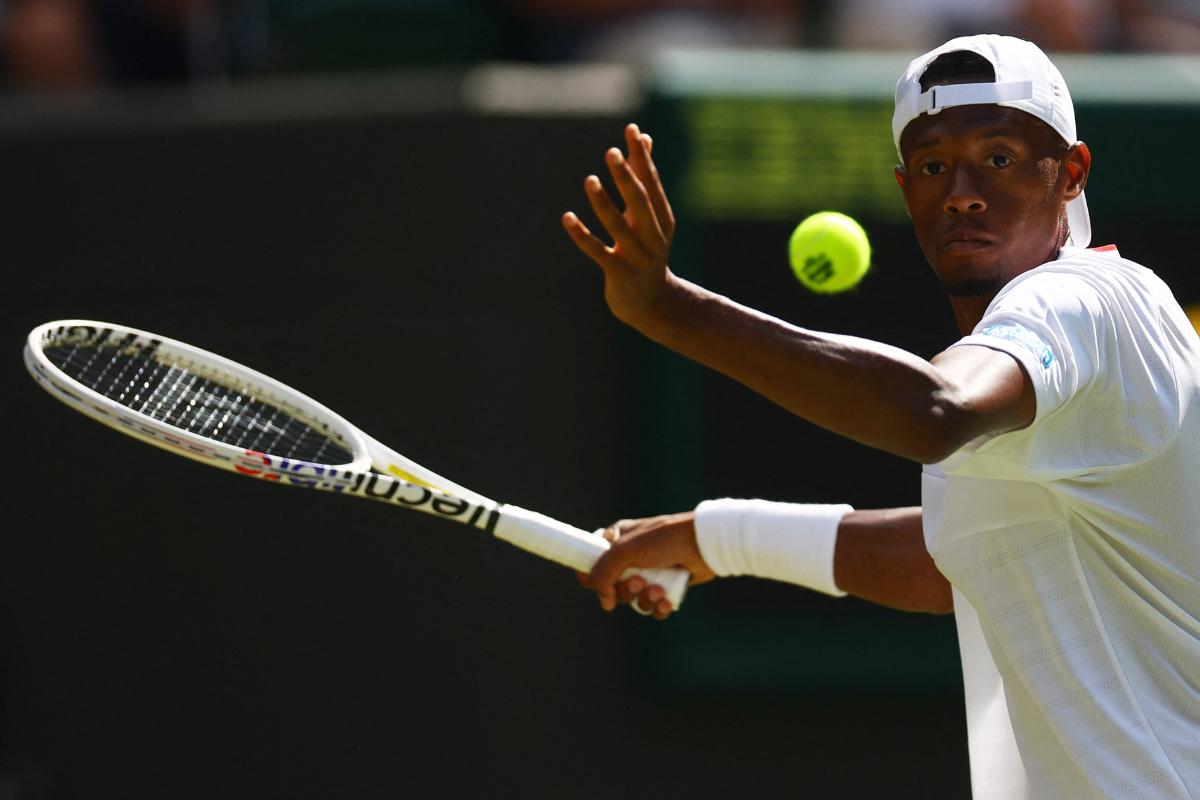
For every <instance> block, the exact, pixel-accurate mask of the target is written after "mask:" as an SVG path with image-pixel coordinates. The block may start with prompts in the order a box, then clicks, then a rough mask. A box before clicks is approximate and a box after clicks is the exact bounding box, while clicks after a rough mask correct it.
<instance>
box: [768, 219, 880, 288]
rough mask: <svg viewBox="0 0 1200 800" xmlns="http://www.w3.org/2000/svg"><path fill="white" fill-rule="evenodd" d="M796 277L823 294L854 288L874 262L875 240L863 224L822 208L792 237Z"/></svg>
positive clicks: (790, 243)
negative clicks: (872, 253)
mask: <svg viewBox="0 0 1200 800" xmlns="http://www.w3.org/2000/svg"><path fill="white" fill-rule="evenodd" d="M788 257H789V259H790V261H791V263H792V272H794V273H796V279H797V280H799V281H800V282H801V283H803V284H804V285H805V286H807V287H808V288H809V289H812V290H813V291H814V292H820V293H822V294H832V293H834V292H844V291H846V290H847V289H853V288H854V287H855V286H857V285H858V282H859V281H861V280H862V279H863V276H864V275H866V274H867V270H868V269H869V268H870V266H871V243H870V242H869V241H867V232H866V231H864V230H863V229H862V226H861V225H859V224H858V223H857V222H855V221H854V219H852V218H851V217H848V216H846V215H845V214H840V213H838V212H837V211H820V212H818V213H816V214H813V215H812V216H811V217H809V218H808V219H806V220H804V221H803V222H801V223H800V224H799V225H797V226H796V230H794V231H792V236H791V238H790V239H788Z"/></svg>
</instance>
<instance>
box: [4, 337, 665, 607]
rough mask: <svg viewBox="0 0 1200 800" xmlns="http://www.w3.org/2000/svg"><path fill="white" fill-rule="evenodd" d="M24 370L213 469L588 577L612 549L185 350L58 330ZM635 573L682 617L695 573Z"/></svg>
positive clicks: (222, 361)
mask: <svg viewBox="0 0 1200 800" xmlns="http://www.w3.org/2000/svg"><path fill="white" fill-rule="evenodd" d="M25 365H26V367H28V369H29V372H30V374H31V375H33V377H34V379H35V380H36V381H37V382H38V383H39V384H40V385H41V386H42V387H43V388H44V389H45V390H46V391H48V392H49V393H50V394H52V395H54V396H55V397H57V398H58V399H59V400H61V401H62V402H64V403H66V404H67V405H68V406H70V407H71V408H73V409H75V410H76V411H79V412H81V413H83V414H86V415H87V416H89V417H91V418H92V419H95V420H97V421H98V422H102V423H104V424H105V425H108V426H109V427H112V428H115V429H117V430H119V431H121V432H122V433H126V434H129V435H130V436H133V437H134V438H137V439H141V440H142V441H144V442H148V443H149V444H153V445H156V446H158V447H161V448H163V449H164V450H169V451H170V452H172V453H176V454H177V455H181V456H186V457H188V458H191V459H194V460H196V461H201V462H203V463H205V464H209V465H211V466H214V467H220V468H221V469H225V470H229V471H231V472H235V473H238V474H241V475H246V476H249V477H254V478H259V479H262V480H267V481H273V482H275V483H281V484H289V485H291V486H299V487H303V488H307V489H321V490H324V491H329V492H335V493H339V494H344V495H351V496H354V497H363V498H368V499H372V500H379V501H382V502H386V503H390V504H392V505H395V506H400V507H402V508H409V509H413V510H416V511H424V512H426V513H429V514H434V515H437V516H440V517H444V518H446V519H451V520H454V521H456V522H461V523H463V524H465V525H469V526H470V527H473V528H476V529H478V530H481V531H484V532H487V533H490V534H492V535H494V536H496V537H497V538H499V539H503V540H504V541H506V542H510V543H511V544H514V545H516V546H517V547H520V548H522V549H524V550H528V551H529V552H531V553H534V554H536V555H539V556H541V557H542V558H546V559H549V560H550V561H555V562H557V563H559V564H562V565H563V566H566V567H570V568H572V569H575V570H579V571H581V572H587V571H588V570H590V569H591V567H592V565H593V564H594V563H595V562H596V559H598V558H599V557H600V555H601V554H602V553H603V552H604V551H605V550H607V549H608V546H609V545H608V542H607V541H605V540H604V539H603V538H602V537H600V536H597V535H594V534H591V533H588V532H586V531H583V530H581V529H579V528H575V527H572V526H570V525H567V524H565V523H562V522H559V521H557V520H555V519H551V518H550V517H547V516H545V515H543V514H538V513H537V512H534V511H527V510H526V509H523V508H519V507H517V506H512V505H507V504H504V503H497V502H495V501H493V500H489V499H488V498H486V497H484V496H483V495H481V494H478V493H476V492H473V491H471V490H470V489H466V488H463V487H462V486H459V485H458V484H456V483H454V482H452V481H449V480H447V479H446V478H443V477H441V476H440V475H438V474H436V473H434V472H431V471H430V470H428V469H425V468H424V467H422V466H421V465H420V464H417V463H415V462H414V461H412V460H410V459H408V458H405V457H404V456H402V455H400V454H399V453H397V452H396V451H394V450H392V449H391V448H389V447H386V446H384V445H383V444H381V443H379V442H377V441H375V440H374V439H372V438H371V437H370V436H368V435H366V434H365V433H363V432H362V431H360V430H359V429H358V428H356V427H354V426H353V425H351V424H350V423H349V422H347V421H346V420H345V419H343V418H342V417H340V416H338V415H337V414H335V413H333V412H332V411H330V410H329V409H328V408H326V407H325V406H323V405H321V404H320V403H318V402H316V401H315V400H313V399H312V398H310V397H308V396H307V395H304V394H301V393H300V392H298V391H296V390H295V389H292V388H291V387H290V386H287V385H285V384H283V383H280V382H279V381H276V380H274V379H272V378H269V377H267V376H266V375H263V374H262V373H260V372H256V371H254V370H252V369H249V368H247V367H244V366H242V365H240V364H237V363H235V362H233V361H230V360H229V359H226V358H222V357H221V356H218V355H215V354H213V353H209V352H207V351H204V350H201V349H199V348H196V347H192V346H191V345H187V344H184V343H183V342H178V341H175V340H172V339H168V338H166V337H163V336H157V335H155V334H152V333H147V332H145V331H140V330H136V329H134V328H127V327H124V326H122V325H113V324H110V323H106V322H94V321H90V320H59V321H56V322H47V323H45V324H43V325H39V326H38V327H36V328H34V329H33V330H32V331H31V332H30V334H29V338H28V340H27V341H26V345H25ZM635 572H636V574H639V575H641V576H643V577H644V578H645V579H646V581H647V582H648V583H651V584H657V585H659V586H661V587H663V589H664V590H665V591H666V594H667V599H668V600H670V602H671V604H672V606H674V607H675V608H678V607H679V605H680V603H681V602H682V601H683V594H684V591H685V589H686V587H687V580H688V574H687V572H685V571H683V570H680V569H641V570H636V571H634V570H631V571H630V573H628V574H634V573H635ZM627 576H628V575H627Z"/></svg>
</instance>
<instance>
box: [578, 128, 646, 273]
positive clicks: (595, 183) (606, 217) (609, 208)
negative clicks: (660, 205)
mask: <svg viewBox="0 0 1200 800" xmlns="http://www.w3.org/2000/svg"><path fill="white" fill-rule="evenodd" d="M609 152H612V151H611V150H610V151H609ZM618 190H620V187H619V186H618ZM583 191H584V193H585V194H586V195H587V199H588V203H590V204H591V206H592V211H594V212H596V217H597V218H598V219H599V220H600V223H601V224H602V225H603V226H604V229H605V230H606V231H608V235H609V236H611V237H612V240H613V251H614V252H615V253H621V254H622V255H626V256H630V255H632V256H634V258H635V259H637V260H639V261H640V260H644V259H645V258H646V256H647V252H646V248H645V246H644V245H643V244H642V240H641V239H640V238H639V237H638V235H637V234H636V233H635V232H634V230H633V228H632V227H631V226H630V224H629V221H628V220H626V218H625V215H624V214H622V213H621V211H620V209H618V208H617V206H616V204H615V203H614V202H613V200H612V198H611V197H609V195H608V192H607V191H605V190H604V185H603V184H602V183H600V179H599V178H597V177H596V176H595V175H588V176H587V178H585V179H584V181H583ZM626 203H628V200H626Z"/></svg>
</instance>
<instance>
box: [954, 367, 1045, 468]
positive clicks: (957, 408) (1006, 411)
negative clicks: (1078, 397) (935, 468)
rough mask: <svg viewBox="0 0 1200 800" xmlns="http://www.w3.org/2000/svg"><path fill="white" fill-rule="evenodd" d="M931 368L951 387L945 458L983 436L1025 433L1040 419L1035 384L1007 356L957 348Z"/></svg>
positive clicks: (1021, 368)
mask: <svg viewBox="0 0 1200 800" xmlns="http://www.w3.org/2000/svg"><path fill="white" fill-rule="evenodd" d="M933 365H934V366H935V367H936V368H937V370H938V372H939V373H940V375H941V377H942V378H943V379H944V381H945V383H946V385H947V386H948V387H949V390H948V392H947V394H948V396H947V397H946V398H944V399H945V410H944V413H945V414H946V415H947V418H948V419H947V422H948V436H947V441H946V442H945V443H944V446H945V449H946V455H949V454H950V453H953V452H954V451H955V450H957V449H958V448H960V447H962V446H963V445H964V444H966V443H967V442H969V441H971V440H972V439H975V438H977V437H979V436H985V435H987V434H997V433H1007V432H1008V431H1015V430H1020V429H1021V428H1026V427H1028V426H1029V425H1030V424H1032V422H1033V420H1034V417H1035V416H1036V415H1037V394H1036V392H1035V391H1034V387H1033V381H1032V380H1030V377H1029V375H1028V373H1026V371H1025V369H1024V368H1023V367H1022V366H1021V364H1020V362H1018V361H1017V360H1016V359H1015V358H1014V357H1013V356H1011V355H1009V354H1008V353H1005V352H1002V351H1000V350H993V349H992V348H990V347H985V346H982V345H972V344H967V345H959V346H956V347H951V348H950V349H949V350H946V351H945V352H943V353H940V354H939V355H937V356H935V357H934V358H933Z"/></svg>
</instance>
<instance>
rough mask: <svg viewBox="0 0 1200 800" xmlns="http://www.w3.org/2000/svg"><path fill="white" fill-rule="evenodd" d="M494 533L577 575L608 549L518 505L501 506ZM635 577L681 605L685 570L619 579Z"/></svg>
mask: <svg viewBox="0 0 1200 800" xmlns="http://www.w3.org/2000/svg"><path fill="white" fill-rule="evenodd" d="M493 534H494V535H495V536H496V538H497V539H503V540H504V541H506V542H508V543H509V544H512V545H516V546H517V547H519V548H521V549H522V550H527V551H528V552H530V553H533V554H534V555H538V556H541V557H542V558H545V559H547V560H549V561H553V562H555V563H557V564H562V565H563V566H564V567H570V568H571V569H573V570H576V571H577V572H589V571H590V570H591V569H592V566H593V565H594V564H595V563H596V561H597V560H598V559H599V558H600V556H602V555H603V554H604V552H605V551H606V550H608V547H609V544H608V540H607V539H604V538H603V537H600V536H597V535H595V534H593V533H588V532H587V531H585V530H582V529H580V528H576V527H574V526H573V525H567V524H566V523H565V522H559V521H558V520H556V519H553V518H552V517H547V516H546V515H545V514H539V513H537V512H536V511H529V510H527V509H524V508H520V507H519V506H510V505H502V506H500V517H499V519H497V520H496V527H495V529H494V530H493ZM634 575H640V576H642V578H643V579H645V581H646V583H647V584H653V585H655V586H661V587H662V589H663V591H664V592H665V595H666V599H667V600H669V601H670V603H671V607H672V608H674V609H675V610H679V607H680V606H681V605H683V595H684V593H685V592H686V591H687V584H688V578H689V576H688V573H687V571H685V570H682V569H676V568H673V567H662V568H643V567H638V568H635V569H627V570H625V572H624V574H622V575H621V577H622V578H631V577H633V576H634Z"/></svg>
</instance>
